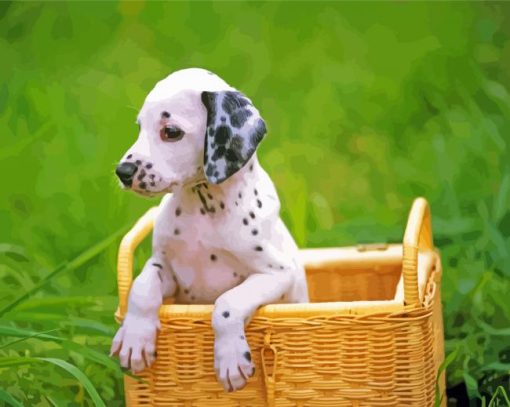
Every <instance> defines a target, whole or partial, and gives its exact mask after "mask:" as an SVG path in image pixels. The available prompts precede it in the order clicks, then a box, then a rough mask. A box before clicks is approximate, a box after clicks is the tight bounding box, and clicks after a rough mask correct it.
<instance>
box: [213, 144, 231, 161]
mask: <svg viewBox="0 0 510 407" xmlns="http://www.w3.org/2000/svg"><path fill="white" fill-rule="evenodd" d="M226 151H227V149H226V148H225V147H224V146H219V147H218V148H217V149H216V150H214V153H213V155H212V157H211V160H213V161H217V160H219V159H220V158H223V157H224V156H225V152H226Z"/></svg>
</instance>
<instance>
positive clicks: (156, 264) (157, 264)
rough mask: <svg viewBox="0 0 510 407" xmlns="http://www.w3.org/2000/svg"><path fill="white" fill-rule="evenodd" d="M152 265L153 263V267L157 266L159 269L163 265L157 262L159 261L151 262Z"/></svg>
mask: <svg viewBox="0 0 510 407" xmlns="http://www.w3.org/2000/svg"><path fill="white" fill-rule="evenodd" d="M152 265H153V266H154V267H157V268H159V269H162V268H163V266H162V265H161V264H159V263H152Z"/></svg>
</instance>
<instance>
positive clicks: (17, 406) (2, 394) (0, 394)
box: [0, 389, 23, 407]
mask: <svg viewBox="0 0 510 407" xmlns="http://www.w3.org/2000/svg"><path fill="white" fill-rule="evenodd" d="M0 400H2V401H5V402H6V403H7V405H9V406H12V407H23V404H22V403H20V402H19V401H18V400H16V399H15V398H14V397H12V396H11V395H10V394H9V393H7V392H6V391H5V390H3V389H0Z"/></svg>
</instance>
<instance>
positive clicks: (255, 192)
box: [253, 188, 259, 196]
mask: <svg viewBox="0 0 510 407" xmlns="http://www.w3.org/2000/svg"><path fill="white" fill-rule="evenodd" d="M253 193H254V194H255V196H257V195H258V194H259V191H257V188H255V189H254V190H253Z"/></svg>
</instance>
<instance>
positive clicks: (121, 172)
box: [115, 162, 138, 187]
mask: <svg viewBox="0 0 510 407" xmlns="http://www.w3.org/2000/svg"><path fill="white" fill-rule="evenodd" d="M137 169H138V167H137V166H136V165H135V164H133V163H126V162H124V163H120V164H119V165H118V166H117V168H116V169H115V174H117V177H119V179H120V181H121V182H122V183H123V184H124V185H125V186H127V187H130V186H131V184H132V183H133V175H135V172H136V170H137Z"/></svg>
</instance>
